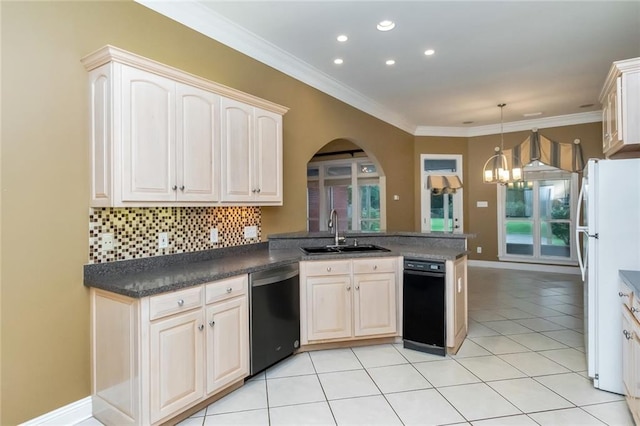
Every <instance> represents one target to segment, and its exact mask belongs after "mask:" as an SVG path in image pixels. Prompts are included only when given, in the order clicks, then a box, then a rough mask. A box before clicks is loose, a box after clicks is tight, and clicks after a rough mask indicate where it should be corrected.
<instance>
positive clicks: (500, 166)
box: [482, 104, 523, 185]
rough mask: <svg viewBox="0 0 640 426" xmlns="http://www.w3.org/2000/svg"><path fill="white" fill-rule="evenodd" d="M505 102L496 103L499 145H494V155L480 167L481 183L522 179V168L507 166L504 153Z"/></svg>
mask: <svg viewBox="0 0 640 426" xmlns="http://www.w3.org/2000/svg"><path fill="white" fill-rule="evenodd" d="M506 105H507V104H498V107H499V108H500V146H499V147H498V146H496V147H495V152H496V153H495V155H493V156H492V157H490V158H489V159H488V160H487V162H486V163H484V167H483V169H482V182H483V183H499V184H501V185H506V184H507V183H510V182H519V181H522V178H523V176H522V169H521V168H520V167H514V168H513V169H511V168H510V167H509V161H508V160H507V156H506V155H504V152H503V151H504V115H503V108H504V107H505V106H506Z"/></svg>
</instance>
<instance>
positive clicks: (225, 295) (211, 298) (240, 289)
mask: <svg viewBox="0 0 640 426" xmlns="http://www.w3.org/2000/svg"><path fill="white" fill-rule="evenodd" d="M248 282H249V277H248V276H247V275H238V276H236V277H231V278H226V279H224V280H220V281H214V282H212V283H209V284H207V285H206V297H205V300H206V303H207V304H209V303H214V302H219V301H221V300H225V299H230V298H232V297H236V296H242V295H244V294H247V287H248Z"/></svg>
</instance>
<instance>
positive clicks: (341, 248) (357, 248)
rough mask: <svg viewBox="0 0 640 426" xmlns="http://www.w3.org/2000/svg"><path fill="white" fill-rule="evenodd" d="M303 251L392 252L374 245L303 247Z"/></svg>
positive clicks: (335, 252)
mask: <svg viewBox="0 0 640 426" xmlns="http://www.w3.org/2000/svg"><path fill="white" fill-rule="evenodd" d="M301 250H302V251H303V252H304V253H305V254H339V253H369V252H385V251H390V250H389V249H386V248H384V247H380V246H376V245H373V244H361V245H357V246H322V247H302V248H301Z"/></svg>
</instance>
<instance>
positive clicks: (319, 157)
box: [307, 139, 386, 232]
mask: <svg viewBox="0 0 640 426" xmlns="http://www.w3.org/2000/svg"><path fill="white" fill-rule="evenodd" d="M385 182H386V181H385V176H384V172H383V170H382V168H381V167H380V165H379V164H378V162H377V161H376V160H375V158H373V157H372V156H370V155H368V154H367V152H366V151H365V150H364V149H362V148H361V147H360V146H359V145H357V144H356V143H354V142H352V141H350V140H347V139H335V140H333V141H331V142H329V143H328V144H326V145H325V146H323V147H322V148H321V149H320V150H319V151H318V152H316V153H315V154H314V156H313V157H312V158H311V159H310V160H309V163H308V164H307V230H308V231H309V232H316V231H326V230H328V228H327V221H328V219H329V214H330V212H331V210H332V209H335V210H336V211H337V213H338V229H340V230H345V231H363V232H376V231H380V230H384V229H386V191H385V187H386V185H385Z"/></svg>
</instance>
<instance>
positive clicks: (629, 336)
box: [622, 330, 631, 340]
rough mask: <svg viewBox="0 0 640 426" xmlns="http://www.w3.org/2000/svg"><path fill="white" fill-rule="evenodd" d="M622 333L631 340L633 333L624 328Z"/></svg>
mask: <svg viewBox="0 0 640 426" xmlns="http://www.w3.org/2000/svg"><path fill="white" fill-rule="evenodd" d="M622 334H624V337H625V338H626V339H627V340H631V333H629V332H628V331H627V330H622Z"/></svg>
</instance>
